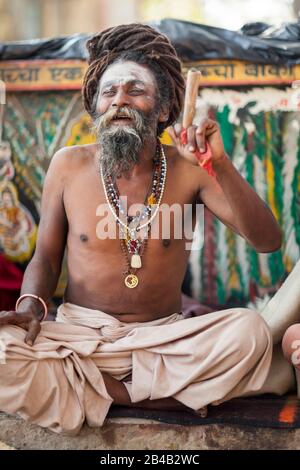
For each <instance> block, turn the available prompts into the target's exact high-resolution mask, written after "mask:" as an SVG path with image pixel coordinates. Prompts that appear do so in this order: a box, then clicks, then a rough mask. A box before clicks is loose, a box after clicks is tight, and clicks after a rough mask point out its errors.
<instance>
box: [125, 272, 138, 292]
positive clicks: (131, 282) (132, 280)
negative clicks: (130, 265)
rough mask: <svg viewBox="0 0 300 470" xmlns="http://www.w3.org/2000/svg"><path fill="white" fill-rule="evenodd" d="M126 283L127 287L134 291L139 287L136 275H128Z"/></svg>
mask: <svg viewBox="0 0 300 470" xmlns="http://www.w3.org/2000/svg"><path fill="white" fill-rule="evenodd" d="M124 282H125V286H126V287H129V289H133V288H134V287H136V286H137V285H138V283H139V279H138V277H137V276H136V275H135V274H128V276H126V277H125V281H124Z"/></svg>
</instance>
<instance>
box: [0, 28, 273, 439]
mask: <svg viewBox="0 0 300 470" xmlns="http://www.w3.org/2000/svg"><path fill="white" fill-rule="evenodd" d="M87 46H88V51H89V54H90V56H89V68H88V70H87V73H86V76H85V80H84V85H83V99H84V106H85V109H86V110H87V112H88V113H89V114H90V115H91V117H92V119H93V121H94V126H95V132H96V134H97V137H98V140H97V143H96V144H91V145H82V146H76V147H68V148H63V149H61V150H60V151H58V152H57V154H56V155H55V156H54V157H53V159H52V161H51V164H50V167H49V170H48V173H47V177H46V180H45V184H44V189H43V197H42V209H41V220H40V225H39V233H38V240H37V246H36V251H35V254H34V256H33V258H32V260H31V262H30V264H29V265H28V268H27V270H26V272H25V276H24V282H23V285H22V291H21V297H20V299H19V302H18V305H17V308H16V310H17V311H12V312H2V313H1V317H0V321H1V325H2V326H1V329H0V332H1V340H2V352H3V354H2V356H3V358H2V359H3V360H2V362H3V363H2V364H1V365H0V410H2V411H5V412H8V413H16V414H18V415H20V416H22V417H23V418H25V419H27V420H29V421H31V422H34V423H37V424H39V425H41V426H44V427H48V428H50V429H52V430H53V431H56V432H61V431H66V432H70V433H76V432H78V431H79V429H80V428H81V426H82V424H83V422H84V421H86V422H87V423H88V424H89V425H90V426H101V425H102V424H103V422H104V420H105V417H106V415H107V412H108V410H109V408H110V406H111V404H112V403H114V404H117V405H125V406H135V407H136V406H142V407H144V408H147V407H149V408H156V409H185V410H187V409H189V410H191V411H193V410H194V411H196V412H197V411H198V410H202V409H204V408H205V407H206V406H207V405H208V404H213V405H217V404H219V403H221V402H224V401H226V400H229V399H231V398H233V397H237V396H245V395H251V394H254V393H261V392H262V390H263V386H264V384H265V382H266V379H267V377H268V374H269V370H270V365H271V359H272V337H271V334H270V330H269V328H268V326H267V324H266V323H265V321H264V320H263V319H262V318H261V317H260V316H259V315H258V314H257V313H256V312H254V311H250V310H248V309H244V308H238V309H229V310H223V311H218V312H213V313H210V314H208V315H204V316H201V317H194V318H183V316H182V313H181V285H182V281H183V278H184V274H185V271H186V267H187V261H188V256H189V250H187V249H186V240H185V239H184V237H182V238H181V239H180V238H179V239H178V238H175V237H174V236H173V235H171V236H170V237H169V238H163V237H160V236H158V237H156V238H155V237H151V232H152V230H153V225H155V222H156V221H157V219H158V216H157V211H156V209H157V207H159V205H161V204H163V203H164V204H165V205H168V206H172V204H174V203H177V204H179V206H180V207H183V206H184V205H186V204H190V205H194V204H196V203H197V202H199V203H200V202H201V203H203V204H204V205H205V206H206V207H207V208H208V209H209V210H210V211H211V212H212V213H213V214H215V215H216V216H217V217H218V218H219V219H220V220H221V221H222V222H223V223H224V224H226V225H227V226H228V227H230V228H231V229H232V230H234V231H235V232H237V233H238V234H239V235H241V236H242V237H244V238H245V239H246V240H247V241H248V243H249V244H251V245H252V246H253V247H254V248H255V249H256V250H257V251H258V252H271V251H275V250H278V249H279V247H280V245H281V232H280V228H279V226H278V225H277V223H276V221H275V219H274V217H273V215H272V213H271V211H270V210H269V209H268V207H266V205H265V204H264V202H263V201H262V200H261V199H260V198H259V197H258V195H257V194H256V193H255V192H254V191H253V189H252V188H251V187H250V186H249V185H248V184H247V182H246V181H245V180H244V179H243V178H242V176H241V175H240V174H239V172H238V171H237V170H236V169H235V168H234V166H233V165H232V163H231V161H230V159H229V157H228V156H227V155H226V153H225V151H224V146H223V142H222V138H221V134H220V130H219V127H218V125H217V123H216V122H214V121H212V120H210V119H207V120H205V121H204V122H202V123H200V124H199V125H198V126H192V127H190V128H189V129H187V143H186V144H185V145H183V144H181V141H182V140H181V138H180V128H178V126H177V127H176V128H171V130H170V135H171V137H172V138H173V142H174V145H173V146H161V145H160V144H159V141H158V137H159V136H160V135H161V133H162V132H163V131H164V129H166V128H167V127H169V126H171V125H172V124H174V123H175V122H176V120H177V119H178V117H179V114H180V111H181V109H182V101H183V94H184V88H185V84H184V80H183V76H182V73H181V66H180V61H179V59H178V57H177V55H176V52H175V50H174V48H173V47H172V45H171V44H170V42H169V40H168V39H167V38H166V37H165V36H164V35H162V34H160V33H159V32H158V31H156V30H155V29H153V28H151V27H149V26H144V25H141V24H132V25H126V26H118V27H115V28H110V29H108V30H106V31H104V32H102V33H100V34H97V35H95V36H94V37H93V38H92V39H90V40H89V41H88V43H87ZM206 144H208V145H209V147H210V150H211V165H212V168H211V170H212V171H213V172H214V175H215V176H214V177H212V176H210V175H209V174H208V172H207V171H206V170H205V169H203V168H202V167H201V166H199V164H198V160H197V158H196V157H195V151H200V152H203V151H205V149H206ZM124 196H126V197H127V209H128V210H127V209H125V208H124V207H125V205H124V203H123V202H124ZM136 203H139V204H141V207H142V208H141V210H136V209H134V210H133V209H132V207H134V206H133V205H134V204H136ZM103 205H104V206H105V207H107V211H108V213H109V215H110V217H111V220H112V221H113V223H112V224H110V229H111V227H112V226H113V227H118V231H117V236H116V237H115V236H108V237H106V238H105V237H103V236H102V235H103V234H102V232H103V230H102V229H101V223H100V222H101V220H102V219H101V217H100V216H99V214H100V213H101V214H102V216H103V213H102V207H103ZM155 211H156V212H155ZM149 221H150V223H149ZM99 224H100V225H99ZM149 225H150V226H151V227H150V229H149ZM142 233H143V236H141V234H142ZM65 248H67V267H68V284H67V287H66V290H65V293H64V300H63V303H62V305H61V306H60V307H59V308H58V312H57V319H56V322H50V321H48V322H47V321H46V322H43V323H41V320H42V319H44V318H45V315H46V311H47V307H46V304H47V302H48V301H49V299H51V296H52V295H53V293H54V291H55V288H56V285H57V281H58V277H59V274H60V270H61V263H62V258H63V254H64V250H65ZM24 329H25V331H24Z"/></svg>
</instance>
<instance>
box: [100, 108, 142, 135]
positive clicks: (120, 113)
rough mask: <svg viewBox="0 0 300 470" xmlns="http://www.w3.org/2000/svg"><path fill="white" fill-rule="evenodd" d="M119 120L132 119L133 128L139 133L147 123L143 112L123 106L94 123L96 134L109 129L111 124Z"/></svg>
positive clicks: (109, 111) (110, 111) (101, 116)
mask: <svg viewBox="0 0 300 470" xmlns="http://www.w3.org/2000/svg"><path fill="white" fill-rule="evenodd" d="M117 118H128V119H130V120H131V121H132V126H133V127H135V128H136V129H137V130H138V131H140V130H141V129H142V128H143V125H144V121H145V116H144V114H143V113H142V112H141V111H137V110H136V109H132V108H128V107H126V106H123V107H120V108H116V109H110V110H108V111H106V112H105V113H103V114H100V115H98V117H97V118H96V119H95V122H94V128H95V130H96V132H99V131H101V130H104V129H107V128H108V127H109V125H110V123H111V122H112V121H113V120H114V119H117ZM132 126H130V127H132Z"/></svg>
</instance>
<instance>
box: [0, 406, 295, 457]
mask: <svg viewBox="0 0 300 470" xmlns="http://www.w3.org/2000/svg"><path fill="white" fill-rule="evenodd" d="M10 448H15V449H80V450H87V449H93V450H99V449H103V450H112V449H115V450H117V449H121V450H137V449H141V450H159V449H162V450H188V449H193V450H208V449H210V450H213V449H216V450H217V449H218V450H221V449H222V450H227V449H228V450H233V449H290V450H292V449H297V450H300V429H271V428H254V427H247V426H229V425H219V424H211V425H203V426H179V425H169V424H162V423H158V422H156V421H149V420H138V419H132V418H112V419H110V420H108V422H107V423H106V424H105V425H104V426H103V427H102V428H93V429H92V428H89V427H87V426H85V427H84V428H83V429H82V430H81V432H80V434H79V435H78V436H67V435H61V434H60V435H59V434H55V433H52V432H50V431H48V430H46V429H43V428H40V427H39V426H36V425H31V424H28V423H26V422H25V421H23V420H21V419H19V418H15V417H12V416H7V415H6V414H4V413H0V449H2V450H4V449H10Z"/></svg>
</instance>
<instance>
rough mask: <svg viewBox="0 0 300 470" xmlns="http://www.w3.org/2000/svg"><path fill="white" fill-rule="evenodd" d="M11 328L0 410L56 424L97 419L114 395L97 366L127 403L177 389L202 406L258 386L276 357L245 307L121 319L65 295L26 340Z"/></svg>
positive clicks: (63, 427)
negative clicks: (119, 386) (122, 389)
mask: <svg viewBox="0 0 300 470" xmlns="http://www.w3.org/2000/svg"><path fill="white" fill-rule="evenodd" d="M24 336H25V331H24V330H23V329H22V328H20V327H17V326H11V325H8V326H4V327H1V328H0V339H1V340H2V352H3V351H4V353H5V354H4V358H5V361H6V362H5V363H3V364H0V410H1V411H5V412H7V413H17V414H18V415H20V416H22V417H23V418H25V419H27V420H29V421H30V422H33V423H37V424H39V425H40V426H43V427H48V428H50V429H52V430H53V431H55V432H62V431H65V432H69V433H74V434H75V433H77V432H78V431H79V430H80V428H81V426H82V424H83V422H84V421H85V420H86V422H87V423H88V424H89V425H90V426H101V425H102V424H103V422H104V420H105V417H106V415H107V412H108V410H109V407H110V405H111V403H112V401H113V400H112V398H111V397H110V396H109V394H108V393H107V390H106V387H105V384H104V380H103V377H102V374H101V371H103V372H107V373H108V374H110V375H111V376H113V377H114V378H116V379H118V380H123V379H124V378H125V377H126V376H128V375H129V374H130V373H131V374H132V379H131V382H127V383H125V382H124V383H125V386H126V388H127V390H128V393H129V395H130V398H131V400H132V402H134V403H135V402H139V401H141V400H144V399H147V398H149V399H150V400H155V399H159V398H165V397H174V398H175V399H176V400H178V401H179V402H182V403H183V404H185V405H186V406H188V407H190V408H192V409H194V410H198V409H200V408H202V407H204V406H206V405H208V404H213V405H217V404H219V403H221V402H224V401H226V400H229V399H231V398H234V397H237V396H246V395H253V394H256V393H260V391H261V390H262V386H263V384H264V383H265V380H266V378H267V376H268V372H269V370H270V365H271V358H272V338H271V334H270V331H269V328H268V326H267V324H266V323H265V321H264V320H263V319H262V317H261V316H259V315H258V314H257V313H256V312H253V311H251V310H248V309H243V308H241V309H227V310H222V311H218V312H213V313H210V314H207V315H203V316H200V317H194V318H188V319H184V318H183V317H182V314H178V313H175V314H173V315H170V316H169V317H166V318H161V319H158V320H155V321H150V322H145V323H122V322H120V321H119V320H117V319H116V318H114V317H112V316H111V315H108V314H106V313H104V312H102V311H99V310H91V309H88V308H83V307H80V306H77V305H73V304H70V303H65V304H62V305H61V306H60V307H59V309H58V314H57V321H56V322H44V323H43V324H42V330H41V332H40V334H39V336H38V337H37V339H36V342H35V344H34V345H33V346H32V347H31V346H29V345H27V344H25V343H24Z"/></svg>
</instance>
